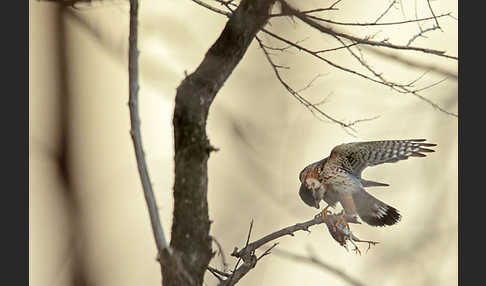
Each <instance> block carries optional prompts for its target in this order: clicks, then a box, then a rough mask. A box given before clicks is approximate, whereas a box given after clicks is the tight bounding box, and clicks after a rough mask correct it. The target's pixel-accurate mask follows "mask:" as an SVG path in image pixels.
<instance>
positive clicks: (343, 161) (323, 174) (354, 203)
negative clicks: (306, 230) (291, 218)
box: [299, 139, 437, 226]
mask: <svg viewBox="0 0 486 286" xmlns="http://www.w3.org/2000/svg"><path fill="white" fill-rule="evenodd" d="M425 141H426V140H425V139H410V140H383V141H368V142H354V143H347V144H341V145H338V146H336V147H334V148H333V149H332V151H331V154H330V155H329V157H326V158H324V159H322V160H320V161H317V162H315V163H312V164H310V165H308V166H306V167H305V168H304V169H303V170H302V171H301V172H300V174H299V180H300V182H301V186H300V189H299V195H300V198H301V199H302V200H303V201H304V203H306V204H307V205H309V206H311V207H315V208H317V209H319V203H320V201H321V200H324V201H325V202H326V203H327V206H326V208H325V209H324V210H323V211H322V215H323V217H325V216H326V214H327V213H328V211H327V209H328V208H329V207H335V205H336V203H337V202H339V203H340V204H341V206H342V207H343V210H344V211H343V213H342V215H341V219H342V220H344V222H345V223H347V222H352V223H360V222H359V221H358V217H360V218H361V220H363V221H364V222H366V223H367V224H369V225H372V226H385V225H393V224H395V223H397V222H398V221H399V220H400V218H401V216H400V214H399V212H398V210H397V209H396V208H394V207H392V206H390V205H388V204H386V203H384V202H382V201H380V200H378V199H377V198H375V197H374V196H372V195H371V194H369V193H368V192H367V191H365V187H374V186H389V185H388V184H385V183H380V182H374V181H369V180H365V179H363V178H361V173H362V172H363V170H364V169H365V168H366V167H368V166H375V165H379V164H382V163H393V162H398V161H400V160H405V159H408V158H409V157H425V156H426V155H425V154H424V153H429V152H434V150H432V149H429V148H425V147H433V146H436V145H437V144H432V143H425Z"/></svg>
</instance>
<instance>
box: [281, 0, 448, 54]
mask: <svg viewBox="0 0 486 286" xmlns="http://www.w3.org/2000/svg"><path fill="white" fill-rule="evenodd" d="M279 2H280V3H281V5H282V6H285V7H286V8H285V10H287V11H289V12H290V13H291V15H293V16H295V17H297V18H298V19H299V20H301V21H302V22H304V23H306V24H307V25H309V26H311V27H313V28H315V29H316V30H318V31H320V32H322V33H325V34H329V35H335V36H339V37H342V38H345V39H348V40H352V41H354V42H357V43H359V44H363V45H370V46H377V47H385V48H391V49H397V50H410V51H420V52H423V53H427V54H432V55H437V56H441V57H445V58H450V59H454V60H458V58H457V57H456V56H450V55H446V54H445V51H439V50H433V49H427V48H422V47H411V46H401V45H395V44H392V43H389V42H386V41H380V42H378V41H372V40H369V39H363V38H359V37H356V36H352V35H349V34H346V33H343V32H340V31H337V30H335V29H332V28H330V27H326V26H323V25H321V24H319V23H317V22H315V21H314V20H312V19H311V18H310V17H309V16H308V15H306V14H302V13H301V12H300V11H298V10H297V9H295V8H293V7H292V6H290V5H289V4H287V2H285V1H283V0H279ZM434 17H435V16H434Z"/></svg>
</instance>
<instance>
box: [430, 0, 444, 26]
mask: <svg viewBox="0 0 486 286" xmlns="http://www.w3.org/2000/svg"><path fill="white" fill-rule="evenodd" d="M427 5H429V10H430V13H431V14H432V16H433V17H434V19H435V24H436V25H437V27H438V28H439V29H440V30H441V31H442V28H441V27H440V25H439V21H438V20H437V17H436V16H435V13H434V9H432V6H431V5H430V0H427Z"/></svg>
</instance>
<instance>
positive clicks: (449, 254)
mask: <svg viewBox="0 0 486 286" xmlns="http://www.w3.org/2000/svg"><path fill="white" fill-rule="evenodd" d="M297 2H298V1H294V3H296V4H297ZM402 2H403V3H401V4H399V5H398V4H397V5H393V7H392V8H391V10H390V11H389V13H387V15H386V16H385V17H384V18H383V19H382V20H381V21H383V22H387V21H388V22H391V21H401V20H404V19H413V18H415V16H418V17H428V16H430V10H429V9H428V6H427V1H420V0H417V1H402ZM208 3H211V4H215V2H214V3H213V2H211V1H208ZM430 3H431V5H432V6H433V8H434V11H435V13H436V14H437V15H438V14H443V13H447V12H452V15H454V16H455V17H457V15H458V9H457V1H454V0H447V1H431V2H430ZM298 4H299V5H297V7H299V8H302V9H303V8H305V7H314V8H315V7H326V6H329V5H330V4H331V2H329V3H328V2H327V1H317V0H312V1H310V0H309V1H306V3H305V7H304V6H303V5H302V4H300V3H298ZM390 4H391V1H376V0H373V1H371V0H370V1H360V2H359V4H358V3H357V2H355V1H342V3H339V5H338V7H339V8H340V10H339V11H332V12H327V13H328V14H326V16H328V17H329V18H330V19H333V20H335V21H346V22H370V21H374V20H375V19H376V18H377V17H378V16H379V15H380V14H382V13H383V12H384V11H385V10H386V9H387V7H389V6H390ZM216 6H218V5H217V4H216ZM221 9H222V8H221ZM416 13H417V14H418V15H416ZM139 17H140V18H139V22H140V26H139V37H140V39H139V40H140V41H139V49H140V68H141V70H140V76H141V82H140V85H141V89H140V115H141V128H142V134H143V143H144V149H145V155H146V159H147V163H148V166H149V172H150V175H151V178H152V183H153V187H154V190H155V192H156V196H157V200H158V205H159V210H160V215H161V218H162V223H163V228H164V231H165V234H166V235H167V237H168V239H170V228H171V216H172V186H173V176H174V172H173V167H174V166H173V130H172V112H173V107H174V106H173V105H174V98H175V93H176V88H177V86H178V85H179V83H180V82H181V80H182V79H183V78H184V74H185V72H187V73H190V72H192V71H194V69H195V68H196V67H197V66H198V65H199V63H200V62H201V60H202V58H203V57H204V54H205V53H206V51H207V49H208V48H209V47H210V46H211V45H212V44H213V43H214V41H215V40H216V39H217V37H218V36H219V34H220V33H221V31H222V29H223V27H224V25H225V23H226V21H227V19H226V17H224V16H221V15H218V14H215V13H214V12H211V11H209V10H207V9H205V8H203V7H201V6H199V5H197V4H195V3H194V2H192V1H155V0H144V1H141V6H140V14H139ZM128 19H129V6H128V2H127V1H103V2H100V1H92V2H91V3H84V4H82V5H76V9H73V8H69V7H61V6H59V5H57V4H55V3H50V2H39V1H34V0H30V1H29V125H30V128H29V182H30V186H29V220H30V223H29V280H30V285H36V286H37V285H38V286H43V285H50V286H51V285H53V286H56V285H117V286H123V285H160V281H161V274H160V267H159V264H158V263H157V261H156V247H155V243H154V239H153V235H152V231H151V227H150V220H149V217H148V212H147V208H146V205H145V200H144V197H143V192H142V188H141V184H140V179H139V176H138V171H137V166H136V161H135V155H134V151H133V145H132V141H131V138H130V135H129V130H130V122H129V110H128V104H127V103H128V74H127V71H128V67H127V66H128V64H127V55H128V54H127V53H128ZM439 23H440V25H441V27H442V31H441V30H436V31H432V32H430V33H427V34H426V36H427V37H426V38H425V37H419V38H418V39H416V40H415V41H414V44H413V45H415V46H421V47H427V48H433V49H438V50H445V51H447V54H449V55H454V56H457V54H458V47H457V33H458V32H457V24H458V23H457V20H455V19H453V18H450V17H444V18H441V19H439ZM271 24H272V25H270V26H267V28H268V29H269V30H271V31H274V32H276V33H279V34H281V35H285V36H287V37H288V38H289V39H293V40H304V39H305V42H303V43H305V44H309V45H311V46H313V47H319V48H320V49H327V48H334V47H338V46H339V45H340V44H339V43H338V42H336V41H335V40H334V39H333V38H331V37H323V36H322V35H319V34H317V33H316V32H315V31H312V30H310V29H309V28H307V27H305V26H304V25H303V24H302V23H301V22H299V21H298V20H296V21H295V22H294V21H292V20H291V19H288V18H281V19H275V20H272V22H271ZM432 25H433V21H427V22H426V23H424V24H423V26H424V27H423V28H424V29H425V28H428V27H431V26H432ZM343 30H344V31H347V32H351V33H353V34H354V35H358V36H365V35H373V34H376V35H377V38H376V39H377V40H381V39H385V38H388V39H389V40H390V41H391V42H392V43H397V44H401V45H405V44H406V43H407V42H408V40H409V39H410V38H412V37H413V36H414V35H415V34H417V33H418V31H419V30H418V26H417V24H416V23H412V24H407V25H394V26H391V27H385V26H377V27H373V28H370V27H368V28H362V27H361V28H359V27H358V28H357V27H349V26H345V27H343ZM260 36H261V38H262V39H263V40H264V41H267V43H269V44H274V45H275V46H282V45H281V44H280V45H279V44H276V43H275V42H272V41H271V40H270V39H269V38H268V37H266V36H265V35H263V34H260ZM388 52H392V53H394V54H397V55H400V56H401V57H404V58H406V59H408V60H413V61H416V62H420V63H421V64H425V65H430V66H433V67H440V68H442V69H444V70H448V71H450V72H452V73H457V61H455V60H450V59H444V58H441V57H437V56H433V55H426V54H423V53H417V52H415V53H414V52H400V53H398V52H396V51H388ZM364 53H365V58H366V60H367V62H368V63H369V64H370V65H371V66H373V68H375V69H376V70H378V71H381V72H383V76H385V77H386V78H387V79H389V80H394V81H398V82H402V83H403V82H410V81H412V80H414V79H416V78H417V77H419V76H420V75H422V74H423V72H424V70H422V69H417V68H413V67H410V66H408V65H404V64H401V63H398V62H395V61H392V60H390V59H387V58H383V57H380V56H377V55H375V54H372V53H366V51H365V52H364ZM328 56H329V59H332V60H333V61H334V62H336V63H339V64H340V65H343V66H347V67H350V68H355V69H356V70H360V67H359V66H358V65H357V64H356V60H355V59H353V58H351V57H350V56H349V54H348V53H347V52H346V51H345V50H341V51H337V52H334V53H332V54H328ZM273 59H274V60H275V61H276V63H278V64H281V65H287V66H290V67H291V68H290V70H285V71H283V76H284V77H285V79H286V80H287V81H288V82H289V83H291V84H292V85H293V87H294V88H295V89H300V88H303V87H305V86H306V85H307V84H308V83H309V81H311V80H312V79H313V78H314V77H315V76H316V75H318V74H321V76H320V77H319V78H317V79H316V80H315V81H314V82H313V84H312V85H311V87H310V88H308V89H306V90H304V91H303V92H302V95H303V96H305V97H306V98H307V99H309V101H311V102H320V101H322V100H325V101H324V103H323V104H322V105H321V106H320V107H321V109H322V110H323V111H325V112H328V113H329V114H330V115H332V116H334V117H335V118H337V119H339V120H343V121H348V122H349V121H353V120H358V119H364V118H371V117H375V116H379V117H378V118H377V119H375V120H372V121H367V122H362V123H360V124H358V125H356V126H355V129H356V131H357V132H356V133H352V134H351V135H350V134H349V133H348V132H345V130H343V129H342V128H341V127H340V126H338V125H336V124H332V123H329V122H327V121H322V120H319V119H317V118H316V117H315V116H314V115H313V114H312V113H311V112H309V111H308V110H307V109H306V108H305V107H304V106H302V105H301V104H299V103H298V101H297V100H296V99H295V98H293V97H292V96H291V95H290V94H288V93H287V91H286V90H285V89H284V88H283V87H282V85H281V84H280V83H279V82H278V80H277V79H276V77H275V75H274V73H273V70H272V69H271V67H270V65H269V64H268V63H267V62H266V59H265V57H264V54H263V53H262V51H261V50H260V48H259V47H258V44H257V42H256V41H254V42H253V43H252V45H251V46H250V48H249V49H248V52H247V53H246V55H245V56H244V58H243V60H242V61H241V62H240V63H239V65H238V66H237V67H236V69H235V70H234V72H233V73H232V75H231V76H230V78H229V79H228V81H227V82H226V83H225V85H224V87H223V88H222V89H221V90H220V92H219V93H218V95H217V96H216V99H215V101H214V103H213V105H212V107H211V110H210V113H209V119H208V120H209V121H208V126H207V129H208V134H209V138H210V141H211V144H212V145H213V146H215V147H217V148H219V149H220V151H219V152H215V153H212V154H211V156H210V159H209V186H208V196H209V197H208V200H209V216H210V219H211V220H213V221H214V222H213V224H212V226H211V234H212V235H213V236H214V237H216V238H217V240H218V241H219V243H220V244H221V245H222V249H223V253H224V255H225V256H226V257H225V259H226V263H227V267H228V268H229V269H232V267H233V266H234V265H235V263H236V260H235V259H233V258H232V257H231V256H230V255H229V254H230V253H231V252H232V250H233V248H234V247H239V248H241V247H242V246H243V245H244V243H245V240H246V236H247V232H248V228H249V224H250V221H251V220H252V219H253V220H254V225H253V232H252V238H253V239H256V238H259V237H261V236H263V235H265V234H268V233H270V232H273V231H275V230H278V229H280V228H283V227H285V226H289V225H293V224H295V223H297V222H303V221H306V220H308V219H310V218H312V217H313V216H314V215H315V214H316V213H317V210H316V209H313V208H310V207H308V206H306V205H305V204H304V203H303V202H302V201H301V200H300V198H299V196H298V187H299V180H298V174H299V172H300V170H301V169H302V168H303V167H305V166H306V165H307V164H308V163H311V162H315V161H317V160H320V159H322V158H323V157H326V156H328V155H329V152H330V150H331V149H332V148H333V147H334V146H335V145H337V144H341V143H346V142H353V141H366V140H381V139H410V138H426V139H428V141H430V142H433V143H437V144H438V146H437V147H436V148H435V149H436V152H435V153H432V154H430V155H429V156H428V157H427V158H425V159H423V158H412V159H410V160H406V161H402V162H400V163H398V164H386V165H380V166H377V167H374V168H369V169H367V170H366V171H365V172H364V175H363V176H364V177H365V178H367V179H372V180H376V181H380V182H386V183H388V184H390V185H391V187H388V188H374V189H370V192H371V193H372V194H373V195H375V196H376V197H378V198H380V199H381V200H383V201H385V202H387V203H389V204H390V205H392V206H394V207H396V208H398V209H399V210H400V212H401V214H402V216H403V217H402V220H401V221H400V223H398V224H397V225H394V226H392V227H387V228H372V227H369V226H367V225H352V230H353V232H354V233H355V234H356V235H357V236H358V237H360V238H361V239H369V240H375V241H379V242H380V244H378V245H377V246H374V247H372V248H371V249H370V250H369V251H368V252H367V253H365V251H364V250H366V248H367V246H366V244H364V245H360V246H361V249H362V250H363V255H361V256H358V255H356V254H354V253H353V252H351V251H349V252H347V251H346V250H345V249H344V248H342V247H341V246H339V245H338V244H337V243H336V242H335V241H334V240H333V239H332V238H331V237H330V235H329V233H328V231H327V229H326V228H325V227H324V226H322V225H321V226H316V227H313V228H312V229H311V231H312V232H311V233H310V234H309V233H305V232H302V233H296V235H295V237H283V238H281V239H279V240H278V241H279V245H278V247H277V249H280V250H281V251H285V252H290V253H293V254H298V255H302V256H306V257H309V256H313V257H315V258H317V259H319V260H321V261H322V262H323V263H325V264H328V265H331V266H332V267H334V268H336V269H339V270H341V271H342V272H344V273H345V274H346V275H349V276H350V277H352V278H353V279H355V280H357V281H359V283H361V284H362V285H457V283H458V271H457V266H458V265H457V257H458V253H457V250H458V248H457V241H458V233H457V232H458V219H457V218H458V216H457V203H458V199H457V197H458V196H457V192H458V188H457V182H458V179H457V142H458V136H457V134H458V133H457V131H458V121H457V118H456V117H452V116H449V115H446V114H444V113H442V112H440V111H438V110H437V109H434V108H433V107H432V106H430V105H429V104H427V103H426V102H424V101H422V100H419V99H418V98H417V97H415V96H413V95H406V94H398V93H396V92H394V91H392V90H391V89H390V88H388V87H385V86H382V85H378V84H375V83H372V82H370V81H368V80H365V79H362V78H359V77H357V76H354V75H351V74H349V73H345V72H343V71H340V70H336V69H335V68H332V67H330V66H329V65H326V64H325V63H323V62H318V61H316V60H315V59H313V58H311V57H309V56H306V55H304V54H303V53H301V52H298V51H296V50H295V49H290V50H288V51H286V52H274V56H273ZM443 78H444V76H443V75H440V74H435V73H433V72H429V73H427V74H426V75H425V76H424V77H423V78H422V79H421V80H420V81H419V82H418V83H417V86H427V85H429V84H431V83H434V82H436V81H438V80H441V79H443ZM421 94H422V95H424V96H425V97H426V98H428V99H430V100H432V101H434V102H436V103H437V104H439V105H440V106H442V107H443V108H444V109H446V110H447V111H450V112H453V113H457V102H458V101H457V97H458V92H457V79H453V78H449V79H447V80H446V81H444V82H442V83H441V84H439V85H437V86H434V87H432V88H430V89H427V90H424V91H423V92H422V93H421ZM352 135H353V136H352ZM321 206H323V205H322V204H321ZM339 210H340V207H339V208H338V209H337V210H336V211H339ZM213 248H214V249H215V250H216V249H217V248H216V246H215V245H214V246H213ZM211 265H212V266H213V267H215V268H218V269H221V270H222V269H223V268H224V265H223V260H222V256H221V254H220V253H219V252H218V254H217V255H216V256H215V257H214V258H213V260H212V261H211ZM205 283H206V285H216V284H217V280H216V279H215V278H214V277H213V276H212V275H211V274H209V273H208V274H207V276H206V282H205ZM301 283H308V284H320V285H349V282H347V281H345V280H344V279H343V278H342V277H341V276H339V275H336V274H335V273H333V272H331V271H328V270H326V269H324V268H321V267H318V266H315V265H312V264H308V263H304V262H300V261H296V260H294V259H290V258H289V257H287V256H284V255H282V253H281V252H279V251H275V253H273V254H272V255H270V256H266V257H265V258H264V259H262V260H261V261H260V262H259V263H258V265H257V267H256V268H255V269H253V270H252V271H251V272H250V273H249V274H248V275H247V276H245V277H244V278H243V279H242V280H241V282H240V283H239V285H273V284H275V285H297V284H301Z"/></svg>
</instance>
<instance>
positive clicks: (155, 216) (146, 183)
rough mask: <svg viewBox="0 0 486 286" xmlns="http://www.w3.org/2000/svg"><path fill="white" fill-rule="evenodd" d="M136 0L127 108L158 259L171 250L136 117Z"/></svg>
mask: <svg viewBox="0 0 486 286" xmlns="http://www.w3.org/2000/svg"><path fill="white" fill-rule="evenodd" d="M137 29H138V0H130V36H129V52H128V77H129V81H128V84H129V92H130V94H129V100H128V106H129V109H130V126H131V129H130V135H131V137H132V140H133V146H134V148H135V156H136V158H137V166H138V172H139V174H140V180H141V182H142V187H143V193H144V196H145V201H146V203H147V207H148V211H149V215H150V222H151V224H152V231H153V234H154V237H155V243H156V245H157V250H158V257H160V255H161V254H162V251H163V250H165V249H166V250H167V251H168V252H169V254H171V249H170V247H169V246H168V244H167V241H166V239H165V236H164V231H163V229H162V225H161V223H160V217H159V211H158V208H157V202H156V200H155V195H154V192H153V190H152V184H151V182H150V176H149V173H148V169H147V164H146V162H145V157H144V151H143V147H142V146H143V144H142V135H141V132H140V118H139V115H138V91H139V80H138V53H139V52H138V48H137V37H138V30H137Z"/></svg>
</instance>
